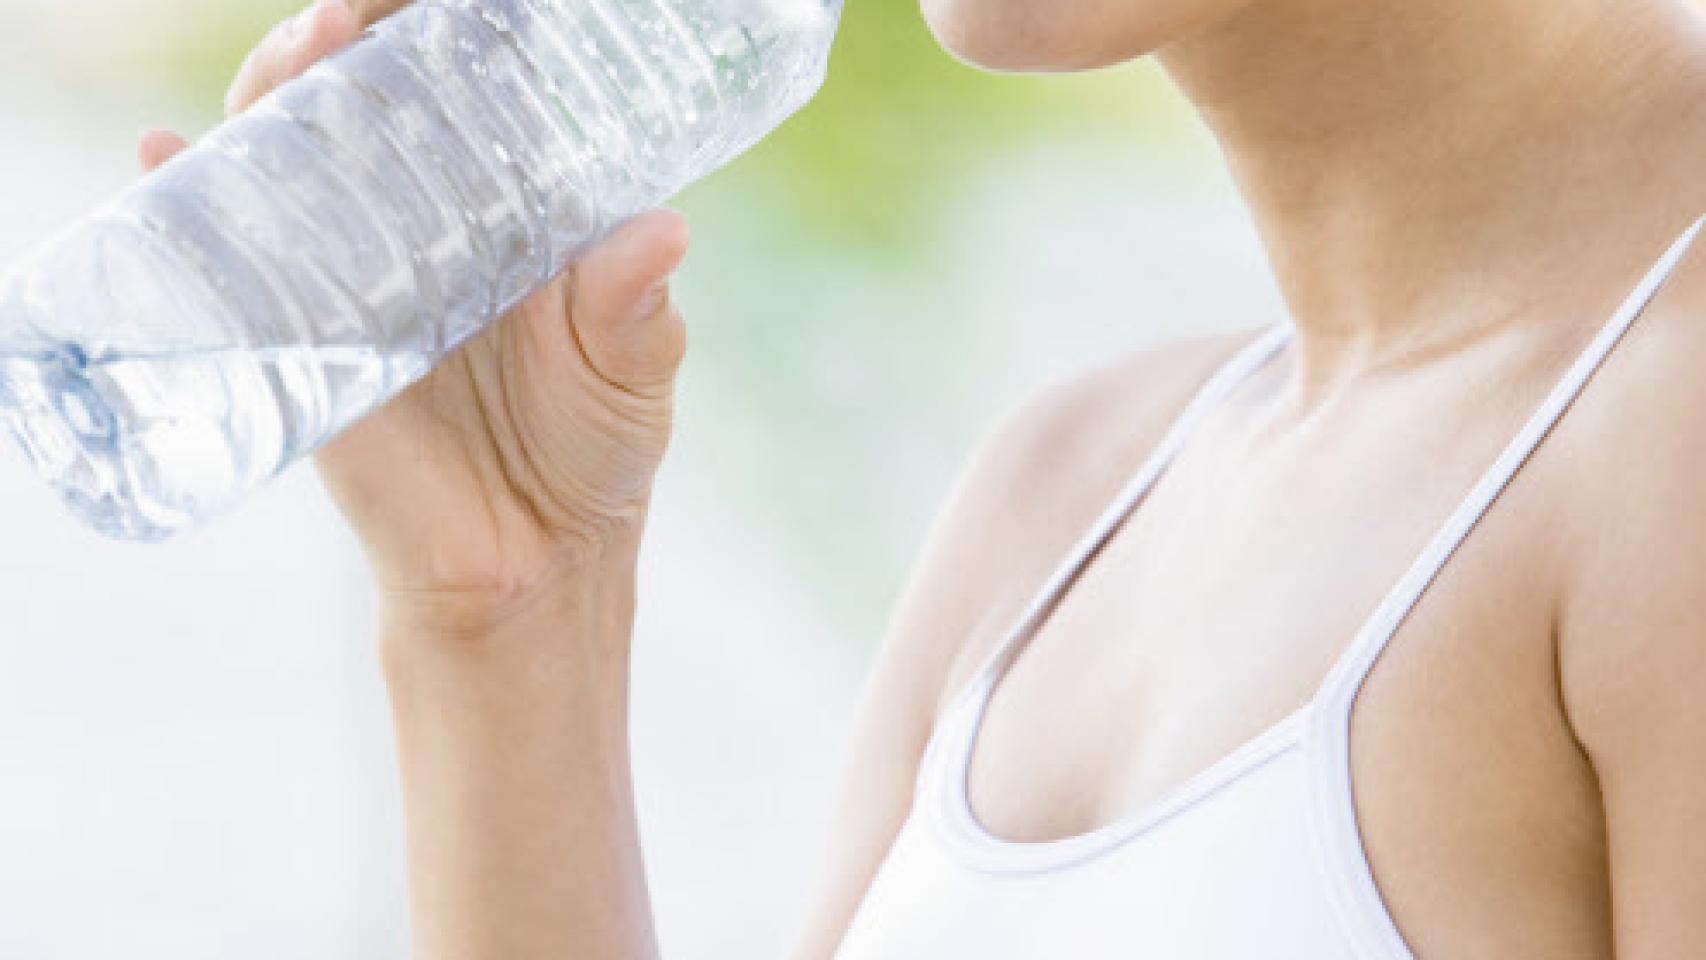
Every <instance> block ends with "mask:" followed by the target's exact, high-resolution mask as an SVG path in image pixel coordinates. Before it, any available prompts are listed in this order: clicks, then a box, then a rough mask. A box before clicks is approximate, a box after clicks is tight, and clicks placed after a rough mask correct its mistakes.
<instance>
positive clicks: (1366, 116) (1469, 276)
mask: <svg viewBox="0 0 1706 960" xmlns="http://www.w3.org/2000/svg"><path fill="white" fill-rule="evenodd" d="M1161 59H1162V61H1163V63H1164V65H1165V66H1166V67H1167V69H1168V71H1169V72H1170V73H1171V74H1172V76H1173V77H1174V79H1175V81H1176V82H1178V83H1179V85H1180V86H1181V88H1182V89H1183V90H1184V91H1185V93H1186V94H1187V95H1188V96H1189V97H1190V98H1191V99H1192V100H1193V101H1194V102H1195V104H1196V105H1197V107H1198V109H1199V110H1200V111H1201V113H1202V115H1203V116H1204V117H1205V119H1206V120H1207V122H1208V124H1209V126H1210V127H1211V128H1212V130H1213V132H1214V134H1215V135H1216V137H1217V138H1218V140H1219V142H1220V144H1221V147H1222V149H1223V151H1224V152H1225V154H1226V157H1227V160H1228V162H1229V164H1230V166H1231V169H1232V171H1233V174H1234V176H1235V177H1236V179H1237V181H1238V183H1239V186H1240V188H1241V189H1242V191H1243V193H1244V195H1245V199H1246V200H1247V202H1248V203H1249V205H1250V207H1251V209H1252V211H1253V213H1254V215H1255V218H1256V222H1257V226H1258V228H1259V230H1260V231H1261V234H1262V236H1263V240H1264V242H1265V243H1266V245H1267V247H1268V251H1269V255H1270V258H1271V259H1272V262H1273V264H1274V269H1275V271H1276V273H1277V276H1278V280H1279V283H1280V286H1281V289H1282V290H1283V292H1284V294H1285V297H1286V300H1287V302H1288V304H1289V306H1290V309H1291V311H1292V314H1293V317H1294V319H1295V321H1296V323H1297V327H1298V332H1299V340H1298V345H1299V366H1298V368H1297V370H1298V374H1299V377H1300V381H1301V382H1300V386H1301V387H1302V389H1303V392H1304V394H1305V398H1304V399H1305V402H1308V400H1307V398H1308V397H1310V396H1313V397H1317V398H1318V397H1320V396H1323V395H1325V394H1327V393H1330V392H1332V389H1333V387H1334V386H1335V385H1336V384H1339V383H1342V382H1345V381H1347V380H1349V379H1351V378H1354V377H1356V376H1357V375H1358V374H1360V373H1364V372H1366V371H1369V370H1371V369H1376V368H1380V369H1390V368H1393V367H1402V366H1404V365H1406V364H1410V363H1414V362H1416V361H1417V360H1418V359H1420V358H1422V357H1425V356H1427V355H1430V354H1433V353H1436V352H1438V351H1441V350H1444V349H1449V348H1450V346H1451V345H1453V344H1458V343H1463V342H1466V341H1468V340H1470V339H1472V338H1475V337H1477V336H1479V335H1481V334H1483V333H1486V332H1488V331H1490V330H1492V329H1495V328H1498V327H1501V326H1503V325H1505V324H1507V323H1509V322H1512V321H1517V320H1521V319H1525V318H1532V317H1534V316H1535V315H1536V312H1537V311H1538V310H1540V309H1542V308H1543V307H1545V306H1546V305H1548V304H1555V303H1557V302H1558V301H1559V300H1561V299H1562V298H1564V297H1567V296H1569V295H1571V294H1575V295H1576V296H1578V297H1580V296H1581V295H1583V294H1584V293H1588V294H1589V295H1590V296H1591V295H1597V294H1598V293H1603V291H1602V290H1600V289H1599V288H1600V287H1601V286H1603V285H1604V284H1607V283H1611V284H1615V283H1617V282H1620V281H1619V278H1623V279H1629V274H1630V271H1631V270H1638V264H1639V262H1640V260H1641V259H1642V258H1646V259H1651V258H1652V257H1656V256H1657V254H1658V252H1659V248H1658V247H1655V244H1657V245H1660V246H1662V242H1664V241H1668V240H1669V239H1670V233H1671V232H1674V231H1680V230H1681V229H1682V227H1683V226H1685V225H1686V223H1687V222H1688V221H1690V220H1692V219H1693V217H1695V216H1696V215H1698V214H1700V213H1703V212H1706V176H1702V175H1700V174H1699V173H1698V171H1699V170H1700V169H1702V168H1701V161H1702V159H1706V32H1703V31H1702V27H1701V24H1700V22H1699V21H1698V20H1697V19H1696V18H1695V15H1694V14H1693V12H1692V11H1690V10H1688V9H1686V8H1685V7H1684V5H1683V4H1682V3H1681V2H1679V0H1547V2H1544V3H1537V2H1534V0H1256V2H1253V3H1252V4H1251V5H1250V6H1249V7H1248V8H1246V9H1245V10H1244V11H1243V12H1241V13H1239V14H1237V15H1236V16H1235V17H1234V18H1233V19H1232V20H1229V21H1227V22H1224V23H1222V24H1220V25H1218V26H1216V27H1214V28H1211V29H1210V30H1207V31H1205V32H1203V33H1201V34H1199V35H1196V36H1193V37H1191V38H1189V39H1186V40H1182V41H1179V42H1178V43H1176V44H1174V45H1173V46H1171V47H1169V48H1167V49H1165V50H1163V51H1162V52H1161ZM1630 258H1633V259H1630ZM1631 282H1632V281H1631ZM1592 302H1598V301H1592Z"/></svg>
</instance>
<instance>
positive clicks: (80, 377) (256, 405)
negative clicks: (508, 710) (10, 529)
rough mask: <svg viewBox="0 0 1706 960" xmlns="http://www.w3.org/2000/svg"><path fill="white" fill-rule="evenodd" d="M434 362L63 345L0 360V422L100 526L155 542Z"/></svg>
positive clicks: (367, 355) (335, 352) (354, 349)
mask: <svg viewBox="0 0 1706 960" xmlns="http://www.w3.org/2000/svg"><path fill="white" fill-rule="evenodd" d="M430 361H431V358H430V357H429V356H427V355H424V354H414V355H409V354H403V355H397V354H385V353H381V352H379V351H377V350H375V349H373V348H370V347H360V346H321V347H313V346H293V347H274V348H267V349H254V348H244V349H232V348H226V349H216V350H195V349H188V350H182V351H176V352H162V353H154V354H125V353H115V354H112V355H108V356H102V357H89V356H86V355H85V354H84V353H83V352H82V350H81V349H80V348H79V347H78V346H77V345H76V344H69V343H68V344H64V345H63V347H62V348H61V349H58V350H53V351H47V350H44V351H40V352H37V353H33V354H11V355H0V411H3V412H0V418H3V419H4V420H5V422H6V423H7V424H8V425H9V426H10V427H11V428H12V430H13V432H14V433H15V434H16V436H17V437H18V439H19V441H20V442H21V444H22V446H23V448H24V450H25V452H26V453H27V454H28V456H29V457H30V459H31V460H32V461H33V462H34V465H35V466H36V468H37V469H38V470H39V471H40V472H41V473H42V475H43V476H45V477H49V478H52V480H53V484H54V486H55V487H56V488H58V491H59V493H60V494H61V496H63V497H64V498H65V499H66V500H68V501H69V502H70V503H71V505H72V506H73V507H74V508H75V509H76V510H77V512H78V513H80V514H82V515H83V516H85V517H89V518H99V521H100V522H99V523H97V526H98V527H99V529H100V530H101V532H103V533H105V534H108V535H111V536H117V537H125V538H129V539H137V540H158V539H162V538H164V537H166V536H168V535H170V534H171V533H172V532H173V531H175V530H177V529H179V528H181V527H182V526H183V525H184V524H185V523H186V522H187V521H189V520H190V519H191V518H194V517H196V516H199V515H201V514H203V513H205V512H207V511H210V510H219V509H224V508H227V507H229V506H230V503H229V502H228V501H229V500H230V499H232V497H233V495H234V492H237V491H241V490H243V489H245V488H248V487H251V486H252V485H253V484H255V483H259V482H262V481H265V480H267V479H270V476H271V474H272V473H273V472H275V471H276V470H277V469H278V467H279V465H280V464H283V463H288V462H290V461H291V460H294V459H296V458H297V457H300V456H303V455H305V454H307V453H309V452H310V451H311V450H312V449H313V447H314V446H316V445H317V444H318V443H319V442H320V441H321V440H323V439H324V438H325V437H327V436H330V435H331V434H334V433H336V432H337V431H338V430H340V429H342V428H343V427H344V426H347V425H348V424H349V423H350V422H351V421H353V420H354V419H355V418H357V417H359V416H360V415H361V414H363V413H365V412H366V411H367V410H368V409H370V408H371V407H372V406H373V405H374V404H375V403H376V402H377V401H378V400H379V399H380V398H383V397H385V396H387V395H389V394H390V393H391V392H392V391H393V390H394V389H395V387H396V385H397V384H399V383H408V382H410V381H412V380H413V379H415V378H416V377H417V376H419V375H420V373H421V372H422V371H423V370H424V369H425V368H426V367H427V366H428V365H429V364H430ZM234 440H239V441H241V442H233V441H234ZM121 506H122V508H120V507H121Z"/></svg>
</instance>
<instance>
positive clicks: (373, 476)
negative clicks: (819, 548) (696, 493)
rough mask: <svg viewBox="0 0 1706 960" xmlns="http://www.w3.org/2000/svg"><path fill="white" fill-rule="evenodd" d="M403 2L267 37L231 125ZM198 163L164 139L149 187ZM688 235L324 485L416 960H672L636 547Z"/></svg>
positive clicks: (386, 432) (149, 160)
mask: <svg viewBox="0 0 1706 960" xmlns="http://www.w3.org/2000/svg"><path fill="white" fill-rule="evenodd" d="M400 6H402V4H401V3H398V2H394V0H387V2H385V3H383V4H379V3H369V4H367V5H366V6H365V7H363V8H361V9H356V8H352V7H350V6H347V5H344V4H341V3H337V2H322V3H320V4H318V5H316V6H315V7H313V8H311V9H310V10H308V11H306V12H305V13H304V14H302V15H301V16H299V17H297V18H294V19H293V20H292V21H290V22H289V23H287V24H281V25H280V27H278V28H276V29H275V30H273V31H272V33H271V34H269V35H268V37H267V38H266V40H264V41H263V42H262V44H261V45H260V46H259V47H258V48H257V49H256V50H255V52H254V53H253V54H251V55H250V57H249V58H248V60H247V61H246V62H245V64H244V66H243V69H242V71H241V73H240V75H239V77H238V78H237V80H236V81H235V82H234V83H233V85H232V88H231V92H230V95H229V97H228V99H227V104H228V108H229V109H230V110H231V111H233V112H235V111H240V110H243V109H245V108H247V107H248V105H249V104H251V103H252V102H253V101H254V100H256V99H257V98H259V97H261V96H262V95H264V94H265V93H266V92H267V91H268V90H270V89H271V88H272V87H274V86H275V85H277V84H279V83H282V82H284V81H285V80H287V79H289V78H291V77H293V76H295V75H296V74H298V73H301V72H302V71H304V70H306V69H307V68H308V67H309V66H310V65H311V64H313V63H314V62H315V61H317V60H318V59H320V58H322V57H324V56H326V55H328V54H329V53H331V52H333V51H334V50H336V49H338V48H340V47H342V46H343V45H345V44H347V43H348V42H350V41H351V40H352V39H354V37H355V36H356V35H357V33H358V32H359V30H360V29H361V28H362V27H363V26H364V25H365V24H367V23H370V22H372V20H374V19H376V18H377V17H378V16H379V15H382V14H385V13H389V12H390V11H391V10H392V9H395V8H397V7H400ZM182 147H183V140H182V139H181V138H179V137H177V136H176V135H173V134H169V133H166V132H162V131H157V132H154V133H151V134H149V135H147V136H145V137H144V139H143V143H142V145H141V148H140V151H141V154H142V159H143V162H144V165H145V166H149V167H153V166H157V165H158V164H160V163H163V162H165V161H166V160H167V159H169V158H170V156H171V155H172V154H174V153H175V152H177V150H179V149H181V148H182ZM685 246H686V233H685V229H684V227H683V224H682V222H681V219H680V218H679V217H678V216H676V215H675V214H673V213H669V212H659V213H652V214H647V215H645V216H642V217H639V218H636V219H635V220H634V221H632V222H631V223H629V224H628V225H627V226H626V227H624V228H623V229H622V230H620V231H619V232H618V233H617V234H616V235H614V236H613V237H612V238H611V239H609V240H607V241H606V242H605V243H603V244H602V245H600V246H599V247H598V248H597V249H596V250H594V251H592V252H591V253H590V254H589V255H588V256H587V257H586V258H584V259H583V260H582V261H581V262H580V264H579V265H578V266H577V267H576V268H575V269H574V270H573V271H572V272H571V274H570V275H568V276H566V277H564V278H562V279H560V280H559V281H557V282H555V283H553V284H551V285H549V286H548V287H546V288H545V289H544V290H543V291H541V292H540V293H539V294H537V295H535V296H534V297H532V298H531V299H529V300H528V301H527V302H526V303H525V304H523V305H522V306H521V307H520V308H518V309H517V310H515V311H514V312H513V313H512V314H510V315H509V316H506V317H504V318H502V319H501V320H499V321H498V322H497V323H496V324H494V325H493V326H492V327H491V328H489V329H488V330H487V331H486V332H484V333H482V334H481V335H479V336H478V337H476V338H474V339H473V340H471V341H470V342H469V343H468V344H466V345H465V346H464V347H463V348H461V349H460V350H459V351H458V352H457V353H456V354H455V355H454V356H452V357H451V358H449V359H447V360H446V361H445V362H444V363H443V364H441V365H440V366H439V367H438V368H437V369H435V370H434V371H433V372H432V373H431V374H430V375H428V376H427V377H426V378H425V379H423V380H422V381H421V382H419V383H418V384H416V385H415V386H413V387H411V388H410V389H409V390H407V391H405V392H404V393H403V394H402V395H400V396H399V397H398V398H396V399H395V400H394V401H392V402H391V403H390V404H388V405H387V406H386V407H385V408H384V409H382V410H380V411H378V412H376V413H375V414H374V415H372V416H371V417H369V418H367V419H366V420H364V421H362V422H361V423H360V424H358V425H356V426H355V427H354V428H352V429H351V430H350V431H348V432H347V433H345V434H343V435H342V436H340V437H338V438H337V439H336V440H334V441H333V442H332V443H330V444H328V445H327V446H326V447H325V448H324V449H323V450H322V451H321V452H320V454H319V455H318V456H317V462H318V465H319V467H320V470H321V473H322V476H323V477H324V479H325V482H326V485H327V487H328V489H329V490H330V491H331V493H332V494H333V496H334V497H335V498H336V500H337V501H338V504H339V506H340V507H341V508H342V509H343V511H344V513H345V514H346V516H347V517H348V518H349V520H350V522H351V524H352V526H353V527H354V528H355V531H356V533H357V535H358V536H359V538H360V540H361V542H362V545H363V547H364V549H365V551H366V553H367V556H368V559H369V562H370V564H371V567H372V570H373V573H374V576H375V578H376V580H377V583H378V586H379V591H380V611H381V641H380V645H381V658H382V661H383V667H384V675H385V678H386V681H387V683H388V685H389V689H390V695H391V700H392V705H393V714H394V717H395V726H396V736H397V743H398V749H399V753H400V764H401V769H402V774H403V795H404V800H405V807H406V811H407V821H408V823H407V838H408V851H409V873H410V896H411V901H412V910H411V914H412V920H413V925H414V942H415V953H416V956H418V957H421V958H423V960H451V958H454V960H527V958H546V957H551V958H556V957H575V958H579V960H600V958H608V960H617V958H620V960H635V958H645V957H652V956H655V955H656V953H657V949H656V945H655V936H654V932H653V926H652V920H651V916H650V907H649V903H648V897H647V891H646V883H645V878H644V874H643V867H642V862H641V856H640V850H639V845H638V842H637V838H636V830H635V825H634V819H635V818H634V805H633V798H632V790H631V780H630V777H629V760H628V728H627V713H628V710H627V707H628V704H627V693H628V660H629V656H628V655H629V639H630V633H631V625H632V618H633V608H634V574H635V558H636V552H637V545H638V542H639V538H640V532H641V529H642V528H643V526H644V521H645V515H646V506H647V503H648V498H649V495H650V489H651V482H652V477H653V475H654V473H655V471H656V469H657V466H658V464H659V461H660V460H661V458H662V455H663V452H664V448H665V447H666V445H667V442H668V437H669V431H670V422H671V404H672V394H673V381H674V377H675V372H676V369H677V367H678V365H679V362H680V360H681V358H682V353H683V350H684V331H683V325H682V322H681V318H680V317H679V316H678V315H677V313H676V312H675V311H674V309H673V308H672V307H671V306H670V302H669V297H668V288H667V280H668V277H669V275H670V274H671V272H672V271H673V270H674V269H675V267H676V265H677V264H678V263H679V262H680V260H681V258H682V257H683V255H684V253H685Z"/></svg>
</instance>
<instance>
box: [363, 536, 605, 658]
mask: <svg viewBox="0 0 1706 960" xmlns="http://www.w3.org/2000/svg"><path fill="white" fill-rule="evenodd" d="M638 554H639V538H638V535H637V534H636V535H634V536H632V537H622V538H612V539H608V540H605V541H603V542H601V543H600V544H599V545H598V546H597V547H596V548H595V549H576V550H575V551H574V552H573V553H565V554H563V555H562V556H560V557H558V558H555V559H554V561H553V562H551V563H548V564H543V565H541V566H540V568H539V570H538V572H537V573H535V574H533V575H531V576H528V577H526V578H491V580H490V582H479V583H464V584H459V585H457V586H454V587H433V588H420V587H413V586H405V585H400V584H397V583H395V582H393V583H389V584H388V583H386V582H385V581H384V580H383V579H382V580H381V587H380V600H379V643H380V653H381V657H382V660H383V662H384V664H385V666H386V667H387V670H388V671H389V670H390V669H391V667H392V666H393V665H397V666H404V665H406V663H407V661H410V660H416V659H422V658H426V659H433V660H440V661H448V662H464V663H466V664H468V665H473V664H477V663H486V664H499V663H502V662H504V661H505V660H506V659H513V658H514V657H515V656H517V655H519V656H521V657H522V658H523V659H526V658H527V657H530V656H533V655H536V654H537V653H539V652H541V651H544V650H549V649H575V650H579V651H582V652H585V653H595V652H603V653H608V654H611V655H613V656H619V657H620V659H622V660H624V661H625V660H626V657H627V651H628V643H629V640H630V637H631V632H632V624H633V609H634V595H635V577H636V565H637V562H638Z"/></svg>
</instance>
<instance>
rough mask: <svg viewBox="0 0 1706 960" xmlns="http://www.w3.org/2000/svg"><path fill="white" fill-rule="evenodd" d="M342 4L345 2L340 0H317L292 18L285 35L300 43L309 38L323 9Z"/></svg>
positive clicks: (286, 26)
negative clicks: (315, 20)
mask: <svg viewBox="0 0 1706 960" xmlns="http://www.w3.org/2000/svg"><path fill="white" fill-rule="evenodd" d="M341 6H343V4H342V3H341V2H339V0H315V2H313V3H311V4H309V5H308V6H307V8H306V9H304V10H302V11H301V12H300V13H298V14H297V15H296V16H294V17H291V18H290V22H289V23H288V24H286V25H285V28H284V33H285V37H286V38H287V39H288V40H290V42H292V43H299V42H301V41H303V40H305V39H307V38H308V36H309V35H310V34H312V33H313V32H314V30H313V27H314V18H316V17H318V16H319V15H320V13H321V11H323V10H325V9H327V8H328V7H341Z"/></svg>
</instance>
